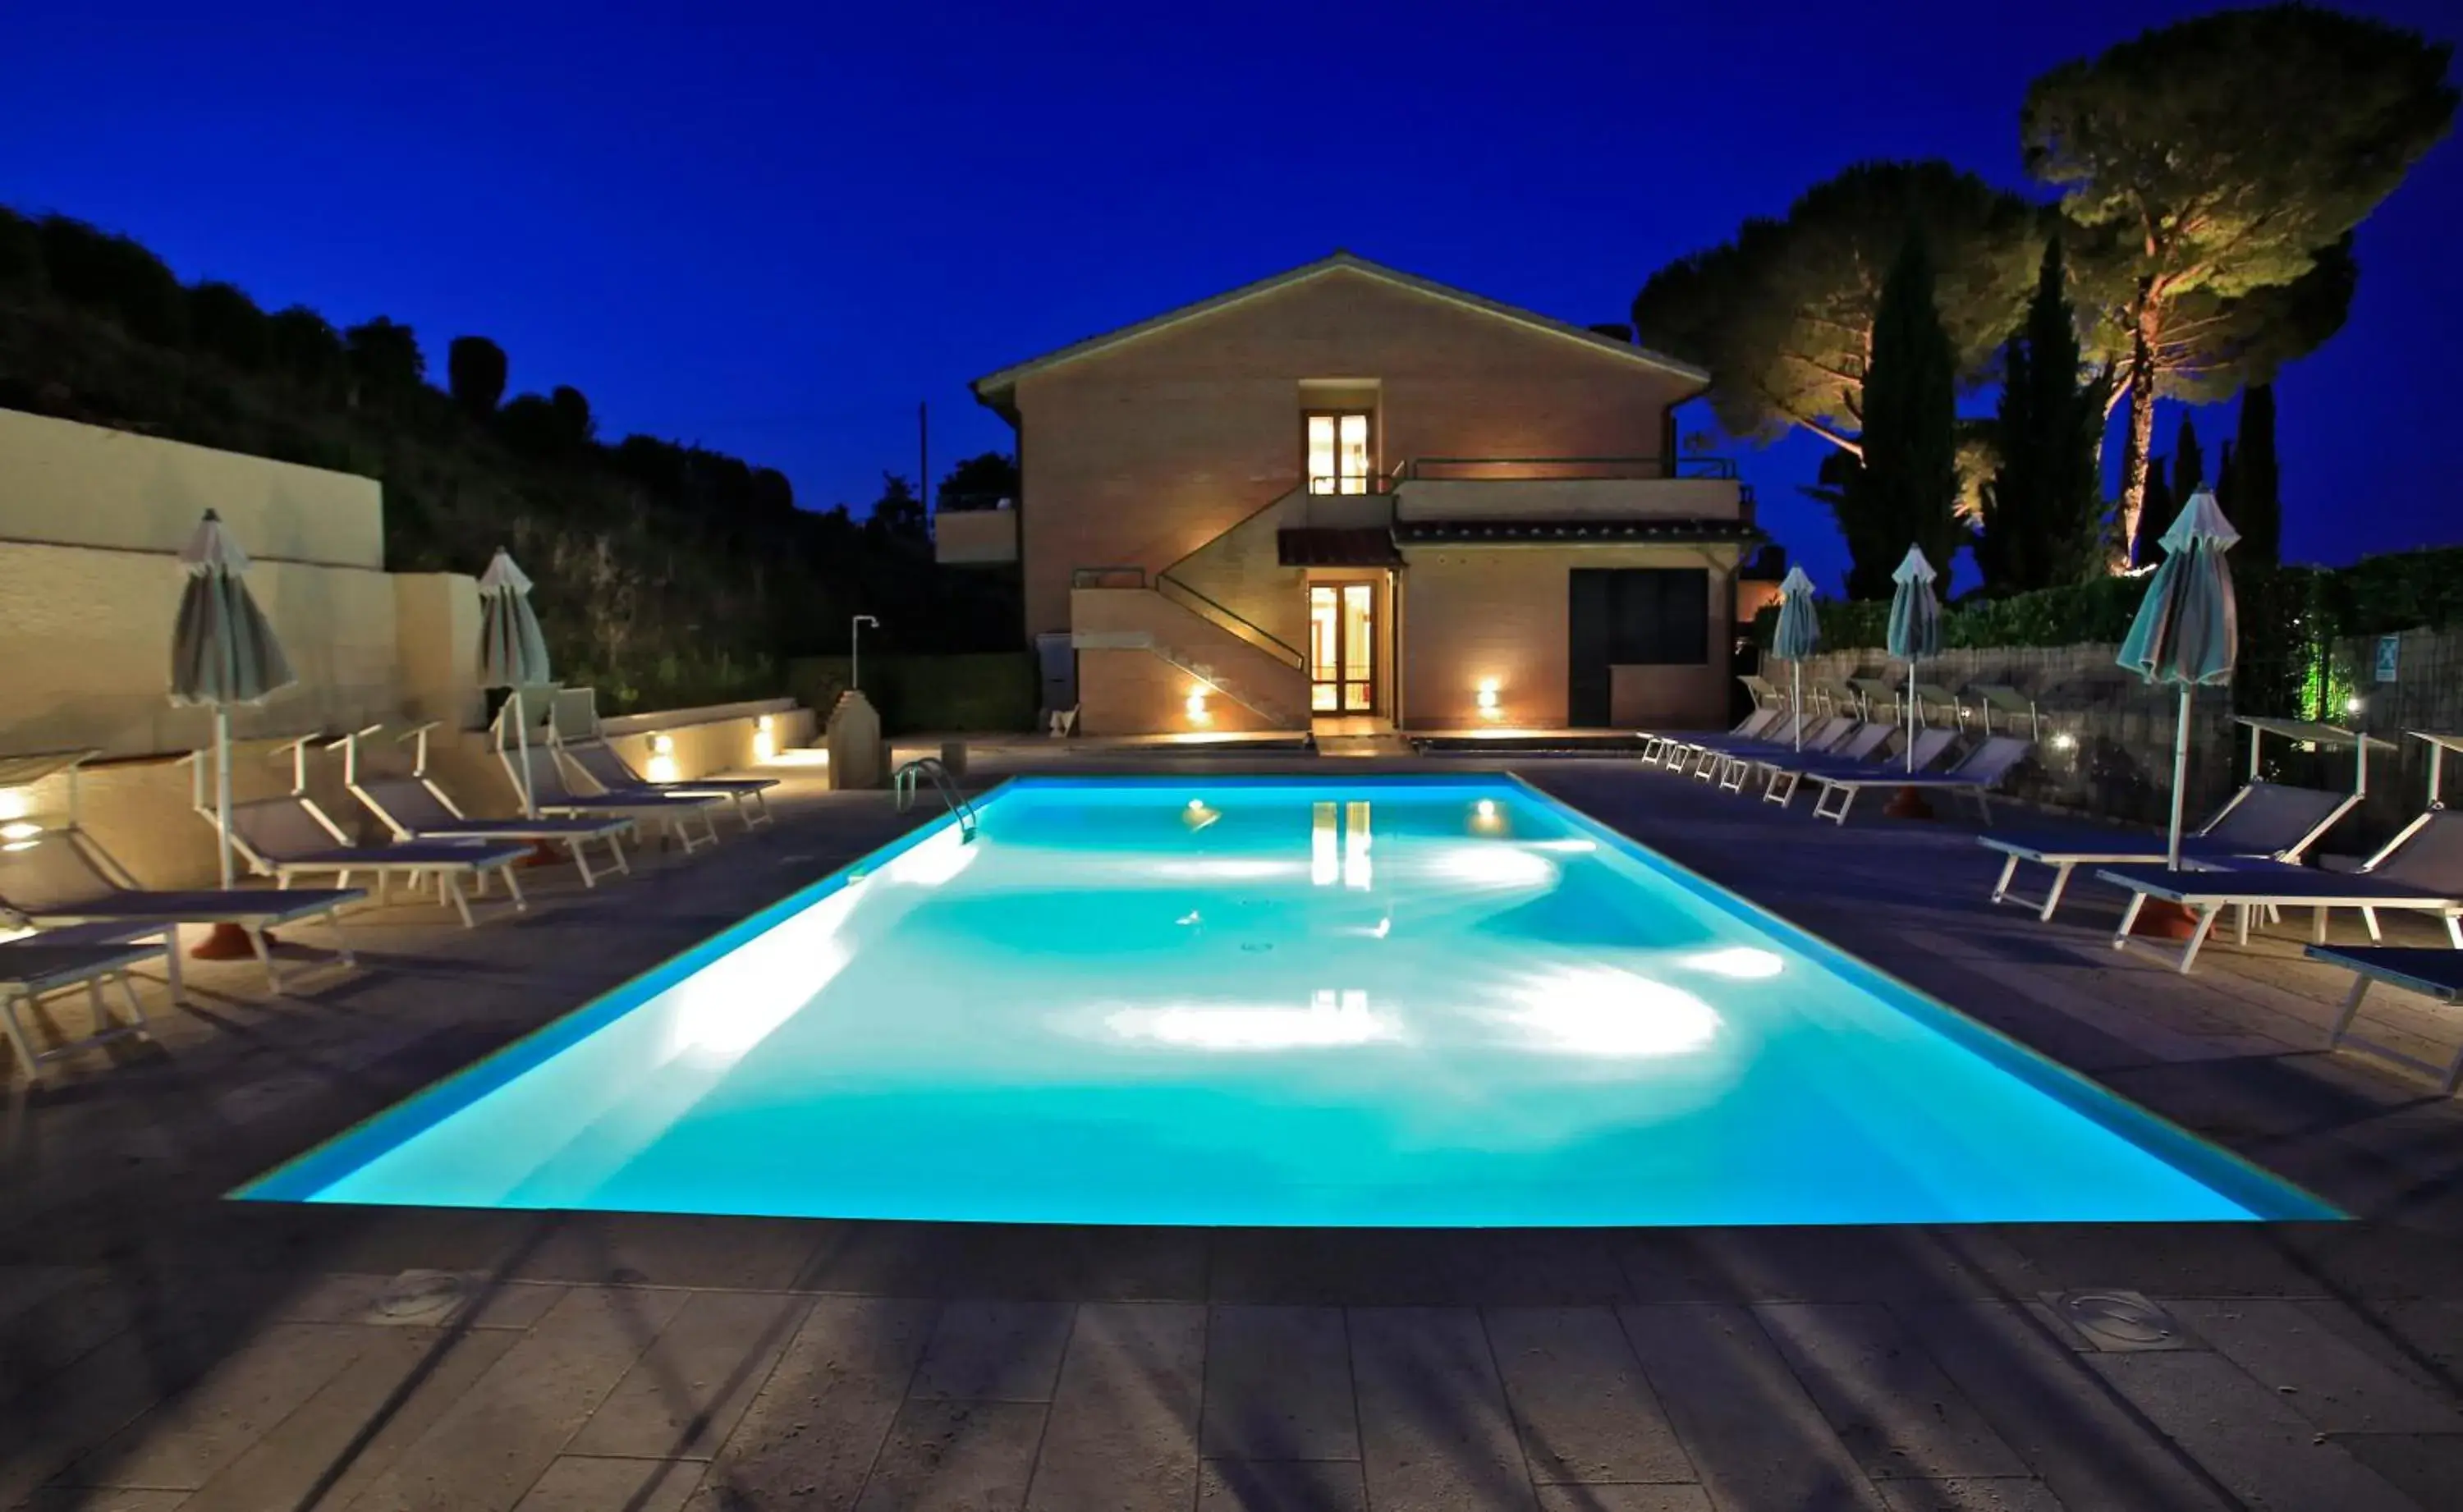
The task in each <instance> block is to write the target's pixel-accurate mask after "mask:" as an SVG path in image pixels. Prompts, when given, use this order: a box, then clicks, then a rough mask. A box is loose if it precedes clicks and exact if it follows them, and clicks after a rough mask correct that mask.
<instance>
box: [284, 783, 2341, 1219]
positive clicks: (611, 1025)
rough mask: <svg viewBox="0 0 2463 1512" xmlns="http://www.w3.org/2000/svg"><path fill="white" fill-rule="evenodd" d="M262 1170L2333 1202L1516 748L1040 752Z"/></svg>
mask: <svg viewBox="0 0 2463 1512" xmlns="http://www.w3.org/2000/svg"><path fill="white" fill-rule="evenodd" d="M980 813H981V823H980V829H979V832H978V833H977V835H976V837H975V838H974V839H973V840H972V841H971V842H970V841H968V840H966V839H965V838H964V836H963V835H962V833H961V832H960V831H959V830H958V829H956V828H954V827H953V826H952V824H951V823H950V822H948V821H947V820H944V821H942V822H940V823H938V824H935V825H932V826H928V827H926V829H925V830H923V831H921V832H917V833H915V834H912V835H909V836H907V837H906V838H905V839H904V840H902V841H900V842H899V843H897V844H894V845H891V846H889V847H887V848H885V849H883V850H882V851H880V852H877V853H874V854H873V855H871V856H868V857H866V858H865V859H864V860H863V861H862V862H861V863H859V864H858V865H856V866H854V867H851V868H849V869H848V870H846V871H844V872H842V873H839V874H838V875H834V876H832V877H830V878H826V879H824V880H823V881H821V882H819V883H817V884H815V885H814V886H813V887H811V888H808V889H806V890H805V891H803V892H802V893H799V894H797V895H796V896H793V897H790V898H788V899H786V900H785V901H784V902H781V903H779V904H778V905H776V906H774V907H773V908H770V909H767V910H765V911H763V912H762V913H760V914H758V915H756V916H754V917H753V918H748V919H746V920H744V921H743V922H742V923H740V924H738V925H736V926H734V927H733V928H730V929H729V930H727V931H725V932H724V933H722V934H720V935H718V936H716V937H715V938H713V939H711V940H708V941H706V942H704V943H703V944H702V945H700V946H698V947H696V948H694V949H693V950H691V951H688V952H687V953H686V954H685V955H683V956H681V957H678V958H677V959H676V960H674V961H669V962H668V963H666V964H665V965H664V966H662V967H660V968H659V969H657V970H655V971H653V972H651V973H649V974H648V975H646V976H644V977H643V978H641V979H639V980H638V981H636V982H634V983H629V984H627V985H626V986H624V987H622V988H620V989H618V990H617V991H615V992H613V993H611V994H609V995H608V996H606V997H604V998H602V999H599V1001H598V1002H596V1003H593V1004H589V1005H587V1006H585V1007H583V1008H580V1009H578V1010H577V1011H576V1012H574V1013H572V1014H570V1015H568V1016H567V1017H565V1018H563V1019H561V1020H559V1021H557V1022H556V1023H555V1024H553V1025H550V1026H547V1027H546V1028H544V1029H542V1030H541V1031H539V1032H538V1033H536V1034H534V1035H533V1036H531V1037H530V1038H528V1039H526V1040H524V1041H521V1042H519V1043H518V1044H515V1045H513V1046H512V1047H509V1048H507V1049H505V1050H504V1051H502V1052H500V1053H499V1054H497V1055H495V1056H493V1057H491V1058H490V1059H488V1060H485V1061H482V1062H481V1063H479V1064H478V1065H476V1066H474V1067H472V1068H471V1069H469V1070H468V1071H466V1072H463V1073H462V1074H460V1075H458V1076H455V1077H452V1078H449V1079H447V1080H446V1081H444V1082H441V1083H439V1084H438V1085H436V1086H435V1087H433V1088H430V1089H428V1090H427V1091H425V1092H423V1093H421V1094H419V1095H418V1096H416V1097H413V1098H412V1099H410V1100H409V1101H407V1102H405V1103H403V1104H402V1105H401V1106H399V1107H397V1108H395V1109H393V1110H391V1111H390V1112H386V1113H383V1114H381V1115H380V1116H379V1117H377V1118H375V1119H374V1120H372V1121H370V1122H368V1123H366V1124H363V1125H361V1126H360V1128H358V1129H356V1130H353V1131H351V1132H350V1133H348V1134H344V1135H342V1136H341V1137H339V1138H338V1139H337V1140H335V1141H333V1142H332V1143H330V1144H327V1145H325V1146H324V1147H322V1148H320V1149H318V1150H316V1151H313V1152H311V1153H310V1154H308V1155H306V1156H302V1157H301V1158H299V1159H298V1160H295V1161H294V1162H292V1163H291V1164H290V1165H288V1166H285V1167H283V1168H282V1169H280V1170H278V1171H275V1172H273V1173H272V1174H271V1175H269V1176H267V1177H263V1178H261V1179H260V1180H258V1181H257V1182H255V1183H254V1184H253V1185H251V1186H250V1187H248V1188H245V1189H243V1191H242V1192H240V1193H239V1194H237V1195H239V1196H242V1197H249V1198H257V1199H282V1200H304V1201H321V1202H360V1203H414V1204H436V1205H445V1206H469V1207H513V1208H586V1209H607V1210H625V1211H655V1212H702V1213H730V1214H765V1215H781V1216H802V1217H829V1218H884V1219H940V1220H1014V1221H1037V1222H1071V1223H1173V1224H1261V1225H1279V1224H1290V1225H1346V1226H1347V1225H1429V1226H1434V1225H1443V1226H1456V1225H1461V1226H1492V1225H1532V1226H1577V1225H1601V1224H1689V1223H1914V1222H1945V1221H2005V1220H2006V1221H2018V1220H2158V1219H2162V1220H2234V1219H2252V1218H2288V1217H2329V1216H2333V1215H2332V1212H2331V1210H2330V1209H2327V1208H2325V1207H2323V1206H2322V1205H2321V1204H2320V1203H2318V1202H2317V1201H2315V1200H2314V1199H2310V1198H2308V1197H2307V1196H2305V1195H2303V1194H2301V1193H2300V1192H2298V1191H2296V1190H2294V1189H2292V1188H2290V1187H2288V1186H2286V1185H2284V1184H2283V1183H2281V1182H2279V1181H2277V1180H2275V1179H2274V1178H2272V1177H2268V1176H2266V1175H2264V1174H2263V1173H2261V1172H2259V1171H2257V1170H2256V1168H2254V1167H2251V1166H2249V1165H2246V1164H2244V1163H2242V1162H2240V1161H2238V1160H2237V1159H2235V1158H2234V1157H2232V1156H2229V1155H2226V1154H2225V1153H2223V1152H2222V1151H2219V1150H2217V1149H2215V1148H2213V1147H2212V1146H2210V1145H2207V1144H2205V1143H2202V1142H2200V1141H2199V1140H2197V1139H2195V1138H2193V1137H2191V1136H2190V1135H2188V1134H2184V1133H2182V1132H2181V1131H2179V1130H2177V1129H2174V1128H2172V1127H2171V1126H2169V1125H2168V1124H2165V1123H2162V1122H2161V1121H2159V1120H2157V1119H2155V1118H2153V1117H2152V1116H2150V1115H2148V1114H2147V1113H2145V1112H2140V1111H2139V1110H2137V1109H2135V1108H2133V1107H2131V1106H2130V1105H2128V1104H2126V1103H2124V1102H2122V1101H2120V1100H2119V1099H2117V1098H2114V1097H2112V1096H2110V1095H2109V1094H2107V1093H2105V1092H2103V1091H2100V1090H2099V1089H2097V1088H2095V1087H2093V1086H2092V1085H2090V1084H2089V1083H2087V1082H2086V1081H2084V1080H2083V1079H2082V1078H2080V1077H2077V1076H2075V1075H2073V1074H2072V1073H2070V1072H2068V1071H2066V1070H2064V1069H2060V1068H2059V1067H2057V1066H2055V1065H2053V1064H2051V1063H2050V1062H2047V1061H2044V1060H2042V1059H2040V1058H2039V1057H2038V1056H2036V1055H2034V1054H2032V1053H2031V1052H2029V1051H2026V1050H2024V1049H2022V1048H2018V1047H2017V1046H2016V1045H2015V1044H2014V1043H2012V1042H2010V1041H2007V1040H2004V1039H2002V1038H2001V1037H2000V1036H1998V1035H1996V1034H1994V1033H1993V1032H1991V1031H1990V1030H1987V1029H1985V1028H1983V1027H1981V1026H1978V1025H1976V1024H1974V1023H1973V1021H1971V1020H1968V1019H1966V1018H1965V1017H1963V1016H1961V1015H1959V1014H1957V1013H1955V1012H1952V1011H1951V1010H1950V1009H1949V1008H1946V1007H1944V1006H1942V1005H1941V1004H1937V1003H1934V1002H1932V1001H1931V1000H1929V999H1928V998H1925V997H1923V996H1922V995H1920V994H1918V993H1916V992H1914V991H1913V990H1911V989H1909V988H1907V987H1906V986H1904V985H1902V984H1900V983H1896V982H1893V981H1891V980H1890V979H1888V978H1886V977H1885V976H1883V975H1882V974H1880V973H1879V972H1876V971H1874V970H1873V969H1872V968H1870V967H1868V966H1865V965H1864V964H1863V963H1862V962H1859V961H1855V960H1854V959H1853V958H1851V957H1848V956H1846V955H1845V954H1843V953H1842V952H1840V951H1838V950H1836V949H1835V948H1833V947H1831V946H1829V945H1827V944H1825V943H1823V942H1822V941H1820V940H1817V939H1815V938H1814V937H1812V936H1810V935H1807V934H1805V933H1804V932H1802V931H1800V930H1798V929H1796V928H1794V927H1793V926H1791V925H1788V924H1786V923H1784V922H1782V921H1780V920H1778V919H1776V918H1773V917H1772V916H1770V915H1767V914H1765V913H1763V912H1761V911H1760V910H1758V909H1756V908H1755V907H1753V906H1752V905H1750V904H1748V903H1746V902H1744V901H1743V900H1742V899H1740V898H1737V897H1736V896H1733V895H1732V894H1730V893H1728V892H1726V891H1724V890H1723V889H1720V888H1718V887H1716V886H1715V885H1713V884H1711V883H1710V882H1708V881H1707V880H1705V879H1703V878H1701V877H1699V876H1697V875H1693V874H1691V873H1689V872H1687V871H1685V870H1684V869H1682V868H1680V867H1678V866H1676V865H1675V864H1674V863H1672V862H1669V861H1667V860H1666V859H1665V858H1663V857H1661V856H1659V855H1657V854H1655V853H1651V852H1649V851H1647V850H1645V849H1644V848H1642V847H1640V846H1638V845H1635V844H1634V843H1632V842H1631V841H1629V840H1626V839H1624V837H1623V836H1621V835H1618V834H1617V833H1615V832H1612V831H1609V830H1607V829H1606V828H1604V827H1603V826H1601V825H1598V824H1596V823H1595V822H1593V821H1592V820H1590V819H1589V818H1587V817H1586V816H1584V815H1581V814H1580V813H1578V812H1576V811H1575V810H1571V809H1569V808H1567V807H1565V806H1563V805H1561V804H1558V803H1557V802H1556V801H1554V800H1552V799H1550V798H1548V797H1546V796H1544V795H1543V794H1541V793H1539V792H1537V790H1536V789H1534V788H1529V787H1527V786H1525V785H1523V784H1521V783H1519V782H1517V781H1515V780H1513V779H1511V778H1500V777H1466V778H1443V779H1415V778H1371V779H1363V780H1356V781H1343V782H1330V781H1314V780H1282V779H1241V778H1226V779H1202V780H1192V779H1181V780H1176V781H1171V782H1163V781H1155V780H1148V779H1134V780H1100V779H1094V780H1088V779H1067V780H1062V779H1024V780H1019V781H1014V782H1012V783H1010V784H1008V785H1006V786H1004V787H1003V788H1000V789H998V790H997V791H996V792H995V793H994V794H993V795H992V796H991V797H990V798H989V799H987V800H986V801H985V802H984V803H983V804H982V805H981V809H980Z"/></svg>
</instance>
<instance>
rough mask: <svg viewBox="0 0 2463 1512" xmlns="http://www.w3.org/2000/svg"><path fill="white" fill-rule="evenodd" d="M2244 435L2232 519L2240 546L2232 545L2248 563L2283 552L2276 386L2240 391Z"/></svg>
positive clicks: (2235, 456)
mask: <svg viewBox="0 0 2463 1512" xmlns="http://www.w3.org/2000/svg"><path fill="white" fill-rule="evenodd" d="M2239 439H2240V446H2239V449H2238V450H2236V451H2235V452H2234V454H2233V462H2234V465H2235V466H2236V467H2237V468H2238V470H2239V476H2238V477H2237V478H2236V479H2234V487H2233V491H2234V494H2235V495H2237V498H2236V500H2235V502H2234V514H2233V517H2232V522H2233V529H2236V530H2238V531H2239V532H2240V544H2239V545H2238V546H2235V547H2234V548H2233V556H2234V559H2236V560H2239V561H2244V562H2278V561H2280V560H2282V552H2283V501H2282V498H2281V497H2280V495H2279V493H2278V489H2279V488H2280V487H2281V479H2280V477H2279V476H2278V473H2277V471H2276V464H2275V385H2274V384H2272V383H2259V384H2256V385H2254V386H2253V387H2250V388H2246V389H2243V390H2242V391H2241V396H2240V438H2239Z"/></svg>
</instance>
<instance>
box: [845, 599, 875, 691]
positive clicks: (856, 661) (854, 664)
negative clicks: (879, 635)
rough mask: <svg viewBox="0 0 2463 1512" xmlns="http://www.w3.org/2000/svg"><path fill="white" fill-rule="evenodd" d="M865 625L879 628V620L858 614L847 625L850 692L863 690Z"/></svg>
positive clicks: (848, 684)
mask: <svg viewBox="0 0 2463 1512" xmlns="http://www.w3.org/2000/svg"><path fill="white" fill-rule="evenodd" d="M866 625H870V626H871V627H872V628H873V629H875V630H879V629H880V628H881V621H880V620H878V619H875V618H874V617H873V616H870V615H858V616H855V620H854V622H853V623H851V624H849V625H848V626H847V691H848V692H850V693H861V692H862V691H863V678H862V676H861V674H862V671H863V661H862V653H863V627H864V626H866Z"/></svg>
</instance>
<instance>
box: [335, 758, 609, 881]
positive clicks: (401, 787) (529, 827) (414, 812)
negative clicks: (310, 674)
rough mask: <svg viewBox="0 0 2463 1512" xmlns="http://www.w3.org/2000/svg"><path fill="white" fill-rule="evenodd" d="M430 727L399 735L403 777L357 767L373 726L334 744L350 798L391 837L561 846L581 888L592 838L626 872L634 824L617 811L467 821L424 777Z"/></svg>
mask: <svg viewBox="0 0 2463 1512" xmlns="http://www.w3.org/2000/svg"><path fill="white" fill-rule="evenodd" d="M430 727H431V726H429V725H426V724H422V725H420V726H418V727H417V728H416V729H413V730H411V731H409V732H408V733H407V734H406V735H404V736H403V739H405V740H415V741H416V742H417V743H418V759H417V764H416V765H415V766H414V767H412V769H411V772H410V775H408V776H406V777H378V776H371V775H369V774H367V773H365V772H362V771H361V770H360V738H361V737H363V736H365V735H368V734H369V733H371V732H372V731H373V730H374V729H375V728H376V726H373V725H371V726H370V727H369V728H368V729H364V730H360V731H357V732H355V733H353V734H350V735H345V736H343V737H342V738H341V739H340V740H338V741H336V742H334V743H333V745H338V746H340V747H341V748H342V753H343V755H342V781H343V783H344V784H345V785H346V786H347V787H348V788H350V789H351V794H352V796H353V797H355V798H357V799H359V800H360V807H361V808H363V809H365V810H368V812H370V813H372V814H374V815H375V816H376V819H377V822H378V823H379V824H381V825H383V826H384V827H385V828H386V829H387V830H389V831H391V832H393V836H394V838H395V839H397V840H405V841H407V840H454V841H463V842H468V841H472V840H510V841H516V842H519V843H522V844H526V845H537V844H560V845H563V846H564V847H565V848H566V849H568V850H569V851H571V852H572V853H573V864H574V867H575V869H576V870H578V872H580V874H581V885H582V886H584V887H596V886H597V885H598V881H599V879H598V875H597V874H596V873H594V872H593V871H592V870H591V868H590V849H589V848H590V843H591V842H592V841H594V840H596V841H598V842H599V843H601V844H603V845H605V846H606V847H607V854H608V859H609V864H610V865H611V866H612V867H613V868H614V869H615V870H616V871H619V872H627V871H630V870H631V865H630V863H628V862H627V861H626V860H625V859H624V845H623V836H624V834H625V833H626V832H629V831H630V830H631V829H632V828H633V821H632V820H631V819H629V818H627V817H626V816H624V815H622V814H598V815H581V814H564V815H557V816H554V817H545V816H543V817H540V818H536V819H530V818H523V817H520V816H518V815H517V816H515V817H513V818H511V819H472V818H469V817H468V816H467V815H465V814H464V813H463V812H462V810H461V809H460V808H459V807H457V806H456V805H455V804H454V802H453V800H452V799H451V798H449V797H447V795H446V792H445V789H444V788H439V787H438V786H436V784H435V782H434V781H433V780H432V779H431V778H429V777H428V775H427V732H428V730H429V728H430ZM328 748H329V749H330V748H331V746H329V747H328Z"/></svg>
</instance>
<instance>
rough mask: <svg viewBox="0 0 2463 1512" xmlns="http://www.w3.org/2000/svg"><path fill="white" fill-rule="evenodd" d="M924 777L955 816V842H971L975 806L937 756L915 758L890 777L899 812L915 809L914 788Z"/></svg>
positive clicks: (973, 830) (891, 789)
mask: <svg viewBox="0 0 2463 1512" xmlns="http://www.w3.org/2000/svg"><path fill="white" fill-rule="evenodd" d="M926 777H929V778H931V779H932V786H933V787H935V788H939V789H940V792H941V801H942V802H944V803H946V804H948V806H949V811H950V812H951V813H953V814H955V815H957V818H958V843H959V844H960V845H966V844H969V843H970V842H972V841H973V839H974V838H975V806H974V805H973V804H972V803H970V802H969V801H968V799H967V795H966V794H965V793H963V792H960V791H959V790H958V785H957V783H956V782H955V781H954V780H952V779H951V778H950V776H949V768H948V767H944V766H942V765H941V758H940V757H938V756H918V757H916V758H915V759H914V760H913V761H911V762H908V763H907V764H906V765H905V766H904V767H899V768H898V770H897V771H895V772H893V773H892V774H891V775H890V779H889V787H890V791H891V792H892V793H893V794H895V795H896V797H897V800H898V811H899V812H900V813H905V812H906V811H907V810H910V809H912V808H914V807H915V789H916V788H917V787H918V786H919V785H920V784H921V783H922V782H923V780H924V779H925V778H926Z"/></svg>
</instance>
